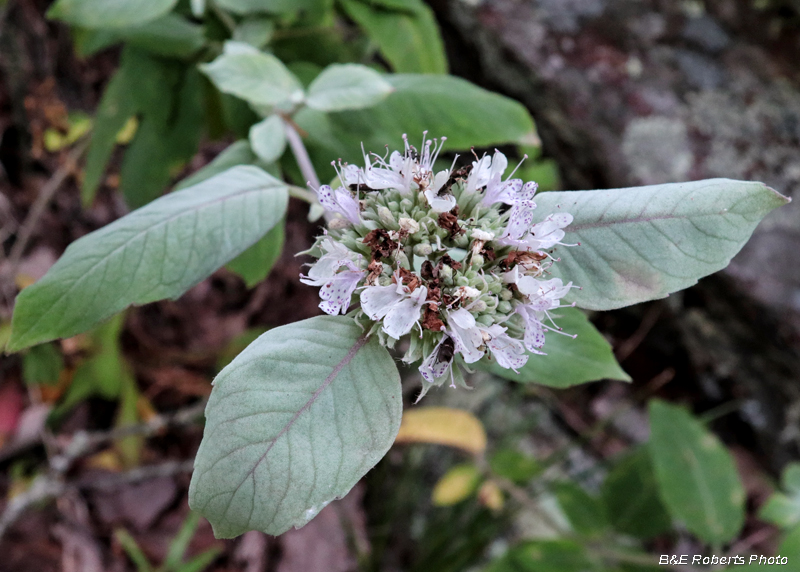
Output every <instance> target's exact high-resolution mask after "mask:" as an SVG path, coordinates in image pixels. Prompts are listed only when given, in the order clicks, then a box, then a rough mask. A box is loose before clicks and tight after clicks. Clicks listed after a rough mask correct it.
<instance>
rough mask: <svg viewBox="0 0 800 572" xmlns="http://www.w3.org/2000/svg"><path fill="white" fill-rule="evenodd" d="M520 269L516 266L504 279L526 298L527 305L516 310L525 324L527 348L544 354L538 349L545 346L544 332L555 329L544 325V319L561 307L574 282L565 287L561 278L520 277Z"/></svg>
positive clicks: (521, 305)
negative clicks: (551, 311)
mask: <svg viewBox="0 0 800 572" xmlns="http://www.w3.org/2000/svg"><path fill="white" fill-rule="evenodd" d="M518 269H519V266H515V267H514V270H513V271H511V272H508V273H506V276H505V277H504V279H505V280H506V281H507V282H512V281H513V282H514V283H515V284H516V285H517V288H518V290H519V292H520V293H522V294H524V295H525V296H526V303H525V304H520V305H518V306H517V307H516V309H515V311H516V313H517V314H519V315H520V316H521V317H522V321H523V322H524V324H525V347H526V348H527V349H528V350H530V351H531V352H533V353H542V352H540V351H538V349H539V348H541V347H542V346H544V331H545V330H552V329H553V328H551V327H549V326H545V325H544V322H543V321H544V318H545V317H549V314H548V313H547V312H548V311H549V310H553V309H555V308H559V307H561V298H563V297H564V296H566V295H567V293H568V292H569V291H570V288H572V282H570V283H569V284H566V285H565V284H564V282H563V281H562V280H561V279H560V278H552V279H550V280H537V279H535V278H534V277H533V276H519V270H518ZM510 275H511V276H510Z"/></svg>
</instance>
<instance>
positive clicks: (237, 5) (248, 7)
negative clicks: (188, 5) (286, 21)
mask: <svg viewBox="0 0 800 572" xmlns="http://www.w3.org/2000/svg"><path fill="white" fill-rule="evenodd" d="M319 3H320V2H319V0H216V4H217V6H219V7H220V8H223V9H225V10H230V11H231V12H233V13H235V14H254V13H264V12H266V13H270V14H280V13H283V12H295V11H297V10H309V9H311V8H316V7H317V6H318V5H319Z"/></svg>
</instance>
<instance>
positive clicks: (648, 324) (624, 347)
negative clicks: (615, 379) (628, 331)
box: [614, 304, 662, 363]
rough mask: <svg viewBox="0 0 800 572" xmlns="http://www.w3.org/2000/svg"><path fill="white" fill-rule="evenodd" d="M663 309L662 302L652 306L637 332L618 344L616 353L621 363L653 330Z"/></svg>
mask: <svg viewBox="0 0 800 572" xmlns="http://www.w3.org/2000/svg"><path fill="white" fill-rule="evenodd" d="M661 311H662V306H661V304H656V305H654V306H652V307H651V308H650V309H649V310H648V311H647V313H646V314H645V315H644V317H643V318H642V321H641V323H640V324H639V327H638V328H637V329H636V331H635V332H633V335H632V336H631V337H629V338H628V339H627V340H625V341H624V342H622V343H621V344H620V345H619V346H617V349H616V351H615V352H614V354H615V356H616V358H617V361H618V362H620V363H621V362H623V361H625V360H626V359H627V358H628V357H629V356H630V355H631V354H632V353H633V352H634V350H636V348H638V347H639V345H641V343H642V342H643V341H644V339H645V338H646V337H647V334H649V333H650V330H652V329H653V326H655V325H656V323H657V322H658V318H660V317H661Z"/></svg>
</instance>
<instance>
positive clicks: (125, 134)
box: [116, 115, 139, 145]
mask: <svg viewBox="0 0 800 572" xmlns="http://www.w3.org/2000/svg"><path fill="white" fill-rule="evenodd" d="M137 129H139V120H138V119H136V116H135V115H134V116H132V117H130V118H128V121H127V122H126V123H125V125H123V127H122V129H120V130H119V132H118V133H117V138H116V142H117V144H119V145H127V144H128V143H130V142H131V141H132V140H133V136H134V135H136V130H137Z"/></svg>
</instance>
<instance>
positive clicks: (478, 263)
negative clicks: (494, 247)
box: [469, 254, 485, 267]
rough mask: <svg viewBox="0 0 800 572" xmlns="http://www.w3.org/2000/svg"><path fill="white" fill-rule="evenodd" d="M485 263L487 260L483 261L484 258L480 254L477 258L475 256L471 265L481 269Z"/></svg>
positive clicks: (470, 262)
mask: <svg viewBox="0 0 800 572" xmlns="http://www.w3.org/2000/svg"><path fill="white" fill-rule="evenodd" d="M484 262H485V260H484V259H483V256H481V255H480V254H476V255H475V256H473V257H472V258H471V259H470V261H469V265H470V266H477V267H481V266H483V264H484Z"/></svg>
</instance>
